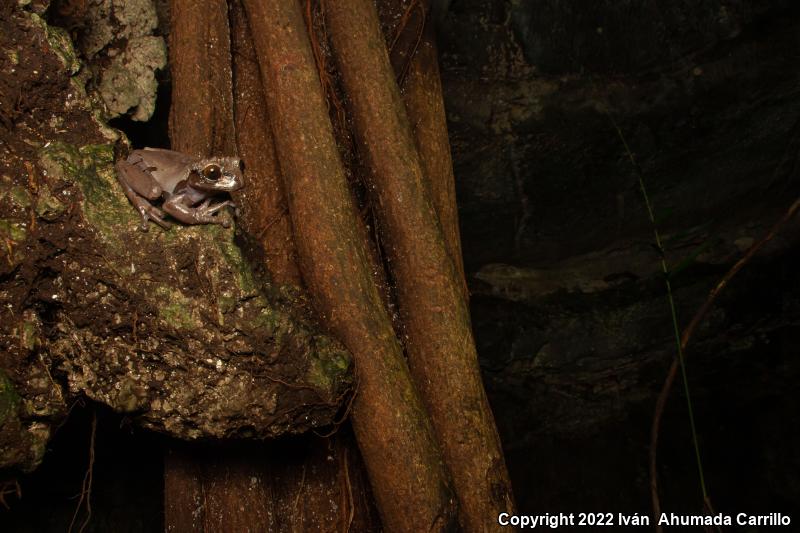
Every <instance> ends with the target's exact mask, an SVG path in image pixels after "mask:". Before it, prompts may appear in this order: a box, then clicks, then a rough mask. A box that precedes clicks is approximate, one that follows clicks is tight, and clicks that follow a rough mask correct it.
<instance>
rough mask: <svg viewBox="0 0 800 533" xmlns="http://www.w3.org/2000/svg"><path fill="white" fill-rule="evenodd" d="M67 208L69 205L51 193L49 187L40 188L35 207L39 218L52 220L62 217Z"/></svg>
mask: <svg viewBox="0 0 800 533" xmlns="http://www.w3.org/2000/svg"><path fill="white" fill-rule="evenodd" d="M66 209H67V206H65V205H64V204H62V203H61V202H60V201H59V200H58V198H56V197H55V196H53V195H52V194H50V189H49V188H48V187H44V188H42V189H40V190H39V194H38V195H37V196H36V206H35V207H34V211H35V212H36V215H37V216H38V217H39V218H41V219H43V220H47V221H48V222H52V221H54V220H56V219H57V218H58V217H60V216H61V215H62V214H63V213H64V211H66Z"/></svg>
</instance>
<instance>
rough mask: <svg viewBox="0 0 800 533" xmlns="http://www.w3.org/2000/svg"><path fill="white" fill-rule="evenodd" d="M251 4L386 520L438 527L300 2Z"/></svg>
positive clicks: (321, 296)
mask: <svg viewBox="0 0 800 533" xmlns="http://www.w3.org/2000/svg"><path fill="white" fill-rule="evenodd" d="M245 8H246V10H247V14H248V18H249V20H250V23H251V27H252V29H253V35H254V37H255V44H256V50H257V51H258V55H259V60H260V62H261V74H262V77H263V81H264V86H265V88H266V90H267V92H268V94H269V95H270V98H268V100H267V103H268V108H269V117H270V122H271V124H272V131H273V134H274V138H275V145H276V149H277V152H278V156H279V160H280V161H281V171H282V177H283V180H284V186H285V188H286V193H287V195H288V202H289V210H290V213H291V217H292V225H293V227H294V230H295V242H296V245H297V249H298V256H299V259H300V265H301V268H302V271H303V274H304V279H305V281H306V283H307V285H308V288H309V290H310V291H311V294H312V295H313V297H314V300H315V304H316V306H317V309H318V311H319V312H320V314H321V315H322V316H323V319H324V321H325V323H326V324H327V325H328V326H329V327H330V329H331V330H332V331H333V332H334V333H335V334H336V335H337V337H339V338H340V339H342V341H343V342H344V343H345V345H346V346H348V347H349V348H350V349H351V350H352V351H353V353H354V355H355V357H356V359H357V369H358V370H357V377H358V380H359V390H358V394H357V396H356V399H355V402H354V404H353V409H352V421H353V427H354V430H355V434H356V438H357V440H358V443H359V447H360V448H361V452H362V455H363V457H364V460H365V463H366V465H367V470H368V472H369V476H370V480H371V483H372V488H373V491H374V493H375V497H376V499H377V502H378V507H379V509H380V512H381V518H382V520H383V523H384V526H385V527H386V528H387V530H389V531H428V530H432V529H433V530H442V529H444V528H446V527H449V525H450V523H451V520H452V518H453V501H452V498H451V493H450V489H449V482H448V477H447V474H446V472H445V469H444V465H443V463H442V460H441V456H440V453H439V450H438V447H437V445H436V442H435V439H434V437H433V433H432V429H431V426H430V422H429V420H428V417H427V414H426V412H425V409H424V407H423V405H422V403H421V401H420V399H419V396H418V393H417V391H416V389H415V387H414V385H413V383H412V382H411V379H410V375H409V373H408V368H407V366H406V364H405V361H404V359H403V353H402V348H401V346H400V344H399V342H398V341H397V339H396V337H395V335H394V332H393V331H392V325H391V320H390V318H389V316H388V314H387V313H386V311H385V309H384V307H383V303H382V301H381V295H380V294H379V292H378V291H377V289H376V287H375V284H374V282H373V278H372V273H371V271H370V261H369V252H368V249H367V245H366V242H365V236H364V235H360V234H359V233H358V231H357V228H358V225H357V216H358V215H357V213H356V211H355V209H354V205H353V201H352V199H351V197H350V191H349V190H348V186H347V181H346V177H345V175H344V171H343V168H342V164H341V161H340V159H339V155H338V153H337V149H336V143H335V140H334V137H333V132H332V127H331V125H330V121H329V119H328V112H327V108H326V104H325V99H324V95H323V93H322V90H321V87H320V81H319V76H318V73H317V70H316V66H315V62H314V57H313V54H312V51H311V47H310V43H309V40H308V35H307V32H306V29H305V25H304V23H303V17H302V13H301V11H300V7H299V5H298V4H297V3H296V2H295V1H294V0H278V1H275V2H258V1H256V0H247V1H245ZM337 9H338V6H337Z"/></svg>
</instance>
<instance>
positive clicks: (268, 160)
mask: <svg viewBox="0 0 800 533" xmlns="http://www.w3.org/2000/svg"><path fill="white" fill-rule="evenodd" d="M231 28H232V31H231V36H232V41H233V50H234V53H233V74H234V113H235V122H236V146H237V147H238V151H239V154H238V155H239V157H241V158H242V160H243V161H244V162H245V165H246V175H247V187H246V188H244V189H242V191H241V192H240V193H238V194H237V197H236V201H237V204H238V205H240V208H241V215H240V220H241V221H242V225H243V229H244V231H245V233H246V234H247V235H249V236H250V237H251V238H252V239H253V240H254V241H255V243H254V244H255V245H256V246H257V248H258V252H260V253H258V254H257V255H261V256H263V261H264V265H265V266H266V269H267V272H269V275H270V278H271V279H272V281H273V283H275V284H277V285H292V286H295V287H300V286H301V285H302V278H301V276H300V270H299V269H298V267H297V257H296V254H297V252H296V251H295V246H294V239H293V236H292V226H291V221H290V220H289V208H288V207H287V205H286V198H285V194H284V192H283V183H281V177H280V166H279V164H278V159H277V157H276V155H275V146H274V144H273V140H272V132H271V131H270V129H269V118H268V116H267V109H266V102H265V95H264V90H263V89H262V87H261V74H260V72H259V70H258V59H257V58H256V51H255V48H253V38H252V36H251V35H250V28H249V26H248V22H247V19H246V17H245V14H244V8H243V6H242V5H241V3H240V2H239V1H234V2H232V3H231Z"/></svg>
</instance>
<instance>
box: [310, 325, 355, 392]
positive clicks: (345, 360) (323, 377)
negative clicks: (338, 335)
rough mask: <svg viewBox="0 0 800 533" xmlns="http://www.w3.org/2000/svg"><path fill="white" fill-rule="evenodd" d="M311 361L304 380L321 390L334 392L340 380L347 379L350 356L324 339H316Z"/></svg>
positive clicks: (350, 362) (336, 345) (350, 361)
mask: <svg viewBox="0 0 800 533" xmlns="http://www.w3.org/2000/svg"><path fill="white" fill-rule="evenodd" d="M311 361H312V362H313V363H312V365H311V366H310V367H309V369H308V372H306V376H305V377H306V380H307V382H308V383H311V384H313V385H314V386H315V387H318V388H319V389H321V390H329V391H330V390H334V389H336V388H338V384H339V383H341V381H342V380H344V379H347V378H349V371H350V367H351V364H352V359H351V357H350V354H349V353H348V352H346V351H345V350H344V349H343V348H342V347H340V346H339V345H338V344H335V343H333V342H332V341H330V340H328V339H326V338H324V337H319V338H318V342H317V346H316V353H315V357H313V358H312V359H311Z"/></svg>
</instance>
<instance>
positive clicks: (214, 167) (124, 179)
mask: <svg viewBox="0 0 800 533" xmlns="http://www.w3.org/2000/svg"><path fill="white" fill-rule="evenodd" d="M115 167H116V171H117V181H119V183H120V185H122V189H123V191H124V192H125V196H127V197H128V200H130V202H131V204H133V206H134V207H135V208H136V210H137V211H138V212H139V214H140V215H141V217H142V224H141V226H140V228H141V230H142V231H147V230H148V227H149V224H148V222H149V221H150V220H152V221H153V222H155V223H156V224H157V225H159V226H161V227H162V228H163V229H165V230H167V229H169V228H170V227H171V226H172V224H171V223H170V222H168V221H167V220H165V218H166V215H170V216H171V217H172V218H174V219H175V220H177V221H179V222H182V223H183V224H189V225H194V224H220V225H221V226H223V227H225V228H228V227H230V220H229V219H228V218H227V217H223V216H220V215H218V214H217V213H218V212H219V211H220V210H222V209H223V208H225V207H227V206H230V207H233V208H234V209H235V208H236V205H235V204H234V202H233V201H232V200H231V199H224V198H223V197H224V196H225V195H228V194H230V193H231V192H234V191H237V190H239V189H241V188H242V187H243V186H244V174H243V171H244V166H243V164H242V160H241V159H239V158H238V157H236V156H222V157H195V156H190V155H187V154H184V153H181V152H176V151H173V150H166V149H163V148H143V149H139V150H133V151H132V152H131V153H130V154H129V155H128V157H127V158H126V159H125V160H121V161H117V164H116V165H115ZM158 200H163V203H162V204H161V206H160V208H159V207H157V206H156V205H154V204H153V202H156V201H158ZM214 200H220V201H219V202H216V203H213V204H212V201H214Z"/></svg>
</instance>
